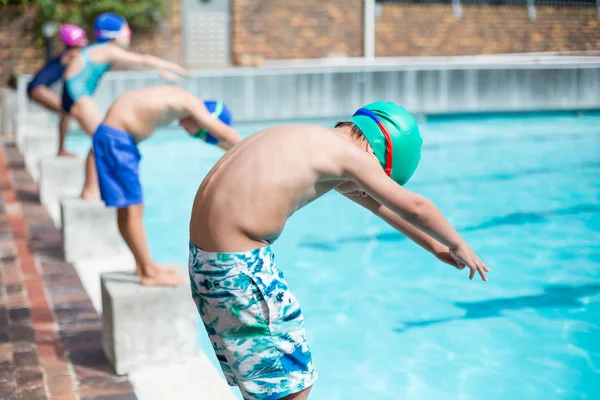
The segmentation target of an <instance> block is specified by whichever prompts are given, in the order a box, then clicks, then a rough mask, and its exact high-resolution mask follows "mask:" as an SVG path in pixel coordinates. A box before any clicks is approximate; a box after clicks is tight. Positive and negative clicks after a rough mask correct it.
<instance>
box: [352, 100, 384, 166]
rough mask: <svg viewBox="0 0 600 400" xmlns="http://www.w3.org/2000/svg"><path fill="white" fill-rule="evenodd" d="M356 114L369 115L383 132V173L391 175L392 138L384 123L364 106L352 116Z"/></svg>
mask: <svg viewBox="0 0 600 400" xmlns="http://www.w3.org/2000/svg"><path fill="white" fill-rule="evenodd" d="M356 115H364V116H365V117H369V118H371V119H372V120H373V121H375V123H376V124H377V126H378V127H379V129H380V130H381V133H383V137H384V138H385V168H384V169H385V173H386V175H387V176H392V149H393V148H392V138H391V137H390V133H389V132H388V130H387V127H386V126H385V125H384V123H383V122H382V121H381V120H380V119H379V117H378V116H377V115H375V113H373V112H372V111H371V110H368V109H366V108H359V109H358V110H357V111H356V112H355V113H354V115H353V116H356Z"/></svg>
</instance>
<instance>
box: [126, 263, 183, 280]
mask: <svg viewBox="0 0 600 400" xmlns="http://www.w3.org/2000/svg"><path fill="white" fill-rule="evenodd" d="M152 269H153V271H155V272H156V273H157V274H170V275H177V271H178V270H182V268H177V267H168V266H166V265H160V264H152ZM135 274H136V275H137V276H140V277H141V276H142V275H143V274H142V267H141V265H139V264H136V265H135Z"/></svg>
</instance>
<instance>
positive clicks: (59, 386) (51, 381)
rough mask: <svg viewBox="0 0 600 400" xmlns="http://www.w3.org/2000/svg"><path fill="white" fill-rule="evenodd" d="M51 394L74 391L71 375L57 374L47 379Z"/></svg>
mask: <svg viewBox="0 0 600 400" xmlns="http://www.w3.org/2000/svg"><path fill="white" fill-rule="evenodd" d="M47 383H48V389H49V392H50V395H51V396H55V395H63V394H68V393H72V392H73V380H72V379H71V376H70V375H56V376H52V377H50V378H48V379H47Z"/></svg>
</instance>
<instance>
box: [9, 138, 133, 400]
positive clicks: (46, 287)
mask: <svg viewBox="0 0 600 400" xmlns="http://www.w3.org/2000/svg"><path fill="white" fill-rule="evenodd" d="M24 168H25V165H24V160H23V157H22V156H21V154H20V153H19V151H18V150H17V148H16V147H15V146H14V145H12V144H0V178H1V193H0V398H2V399H17V398H19V399H47V398H50V399H99V398H102V399H121V400H125V399H136V398H137V397H136V395H135V393H134V388H133V385H132V384H131V382H130V381H129V379H128V378H127V377H119V376H116V375H115V374H114V372H113V371H112V369H111V368H110V366H109V363H108V360H107V359H106V357H105V356H104V353H103V351H102V347H101V334H102V321H101V319H100V316H99V314H98V312H97V311H96V310H95V309H94V307H93V305H92V302H91V300H90V297H89V296H88V294H87V293H86V291H85V290H84V287H83V285H82V283H81V280H80V279H79V277H78V275H77V272H76V270H75V268H74V266H73V265H72V264H69V263H66V262H64V261H63V255H62V244H61V241H62V236H61V233H60V231H59V230H58V229H57V228H56V227H55V225H54V223H53V221H52V220H51V218H50V216H49V215H48V212H47V211H46V209H45V207H44V206H42V205H41V204H40V202H39V194H38V188H37V185H36V184H35V183H34V181H33V179H32V178H31V175H30V174H29V173H27V172H26V171H25V169H24Z"/></svg>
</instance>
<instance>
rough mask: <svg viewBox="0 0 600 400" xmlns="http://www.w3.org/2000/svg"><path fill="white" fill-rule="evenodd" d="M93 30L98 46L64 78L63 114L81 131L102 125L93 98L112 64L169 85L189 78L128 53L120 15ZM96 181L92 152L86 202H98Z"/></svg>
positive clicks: (166, 64) (102, 19)
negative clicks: (149, 72)
mask: <svg viewBox="0 0 600 400" xmlns="http://www.w3.org/2000/svg"><path fill="white" fill-rule="evenodd" d="M94 29H95V30H96V41H97V43H96V44H94V45H91V46H88V47H86V48H84V49H83V50H82V51H81V53H80V54H79V55H78V56H77V57H76V58H75V59H74V60H73V61H71V62H70V63H69V65H68V67H67V69H66V70H65V74H64V79H65V86H64V89H63V93H62V107H63V110H64V112H65V113H66V114H69V115H71V116H73V117H74V118H75V119H76V120H77V122H78V123H79V126H81V129H83V131H84V132H85V133H87V134H88V135H90V136H91V135H92V134H93V133H94V132H95V131H96V128H98V125H100V123H101V122H102V114H101V113H100V110H99V109H98V106H97V105H96V102H95V101H94V99H93V98H92V95H93V94H94V92H95V91H96V88H97V87H98V84H99V83H100V80H101V79H102V77H103V76H104V74H105V73H106V72H108V71H109V70H110V68H111V67H112V65H113V64H124V65H131V66H138V67H146V68H152V69H155V70H157V71H158V72H159V74H160V75H161V76H162V77H163V78H165V79H168V80H170V81H177V80H179V75H189V72H188V71H187V70H186V69H184V68H183V67H181V66H179V65H177V64H176V63H173V62H170V61H165V60H162V59H160V58H158V57H154V56H150V55H144V54H138V53H132V52H130V51H127V50H125V49H126V48H127V47H129V42H130V39H131V30H130V29H129V25H128V24H127V21H126V20H125V18H123V17H121V16H120V15H116V14H112V13H104V14H101V15H99V16H98V17H97V18H96V20H95V22H94ZM95 177H96V172H95V170H94V159H93V153H92V152H90V153H89V154H88V158H87V161H86V179H85V185H84V187H83V190H82V193H81V197H83V198H84V199H87V200H97V199H98V198H99V193H98V183H97V181H96V179H95Z"/></svg>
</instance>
